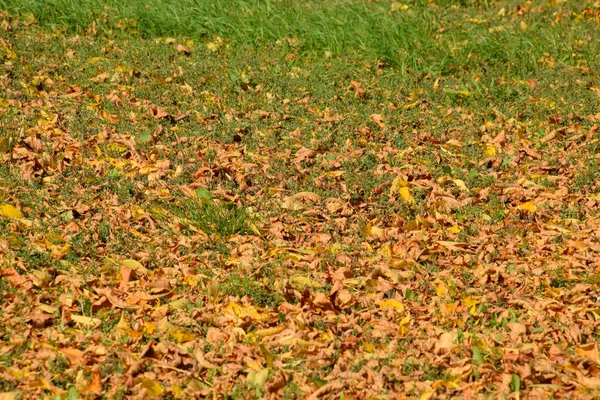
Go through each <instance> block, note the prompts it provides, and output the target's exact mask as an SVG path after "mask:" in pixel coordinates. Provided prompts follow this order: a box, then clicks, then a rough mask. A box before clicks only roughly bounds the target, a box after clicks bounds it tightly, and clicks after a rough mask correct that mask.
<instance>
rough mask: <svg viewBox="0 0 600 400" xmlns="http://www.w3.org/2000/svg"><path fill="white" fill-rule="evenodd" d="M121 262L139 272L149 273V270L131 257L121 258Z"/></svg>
mask: <svg viewBox="0 0 600 400" xmlns="http://www.w3.org/2000/svg"><path fill="white" fill-rule="evenodd" d="M119 264H120V265H121V266H123V267H125V268H129V269H132V270H134V271H136V272H138V273H143V274H147V273H148V270H147V269H146V268H144V266H143V265H142V264H141V263H140V262H139V261H135V260H131V259H127V260H121V261H120V262H119Z"/></svg>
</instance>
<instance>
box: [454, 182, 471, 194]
mask: <svg viewBox="0 0 600 400" xmlns="http://www.w3.org/2000/svg"><path fill="white" fill-rule="evenodd" d="M452 182H454V184H455V185H456V187H457V188H458V190H460V191H461V192H468V191H469V188H468V187H467V185H465V182H463V181H462V180H460V179H452Z"/></svg>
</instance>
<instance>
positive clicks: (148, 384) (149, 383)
mask: <svg viewBox="0 0 600 400" xmlns="http://www.w3.org/2000/svg"><path fill="white" fill-rule="evenodd" d="M142 387H143V388H144V389H146V393H147V394H148V397H160V396H161V395H162V393H163V388H162V386H160V383H158V382H156V381H155V380H154V379H150V378H142Z"/></svg>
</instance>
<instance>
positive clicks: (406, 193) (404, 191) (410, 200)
mask: <svg viewBox="0 0 600 400" xmlns="http://www.w3.org/2000/svg"><path fill="white" fill-rule="evenodd" d="M398 193H399V194H400V197H402V199H403V200H404V201H405V202H406V203H407V204H410V205H413V204H415V199H414V197H412V195H411V194H410V189H409V188H407V187H401V188H400V189H398Z"/></svg>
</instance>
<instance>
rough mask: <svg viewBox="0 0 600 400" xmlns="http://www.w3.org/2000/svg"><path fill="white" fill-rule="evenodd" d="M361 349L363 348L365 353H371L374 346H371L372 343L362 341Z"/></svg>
mask: <svg viewBox="0 0 600 400" xmlns="http://www.w3.org/2000/svg"><path fill="white" fill-rule="evenodd" d="M362 347H363V350H364V351H365V352H367V353H373V352H374V351H375V346H373V343H368V342H365V341H364V340H363V342H362Z"/></svg>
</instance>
